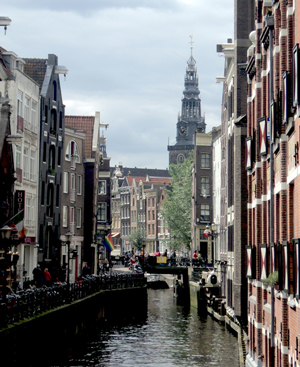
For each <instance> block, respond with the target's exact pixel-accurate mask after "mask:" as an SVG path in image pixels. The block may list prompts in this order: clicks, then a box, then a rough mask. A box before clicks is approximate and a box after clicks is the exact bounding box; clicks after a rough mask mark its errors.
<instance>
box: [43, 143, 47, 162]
mask: <svg viewBox="0 0 300 367" xmlns="http://www.w3.org/2000/svg"><path fill="white" fill-rule="evenodd" d="M43 145H44V147H43V162H44V163H46V161H47V142H45V141H44V144H43Z"/></svg>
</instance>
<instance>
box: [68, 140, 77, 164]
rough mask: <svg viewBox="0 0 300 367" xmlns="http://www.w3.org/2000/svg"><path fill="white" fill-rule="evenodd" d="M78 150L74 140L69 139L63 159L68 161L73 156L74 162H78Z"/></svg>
mask: <svg viewBox="0 0 300 367" xmlns="http://www.w3.org/2000/svg"><path fill="white" fill-rule="evenodd" d="M79 154H80V152H79V148H78V145H77V143H76V141H73V140H71V141H70V142H69V144H68V146H67V149H66V155H65V159H66V161H70V160H71V158H75V162H76V163H80V155H79Z"/></svg>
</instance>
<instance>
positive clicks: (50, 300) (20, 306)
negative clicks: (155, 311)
mask: <svg viewBox="0 0 300 367" xmlns="http://www.w3.org/2000/svg"><path fill="white" fill-rule="evenodd" d="M146 283H147V278H145V277H144V274H143V273H141V274H135V273H130V274H112V275H106V274H105V275H89V276H86V277H82V279H81V280H78V281H76V282H75V283H70V284H69V289H68V285H67V283H54V284H53V285H52V286H50V287H46V286H43V287H41V288H32V289H26V290H21V291H18V292H16V293H12V294H9V295H7V296H6V299H5V300H3V299H2V301H1V302H2V303H1V304H0V329H1V328H4V327H7V326H8V325H9V324H14V323H17V322H19V321H21V320H25V319H27V318H31V317H34V316H37V315H39V314H42V313H43V312H45V311H49V310H51V309H55V308H57V307H60V306H63V305H67V304H70V303H72V302H73V301H76V300H79V299H83V298H85V297H87V296H89V295H92V294H94V293H97V292H99V291H101V290H113V289H121V288H133V287H143V286H144V285H145V284H146ZM4 301H6V302H4Z"/></svg>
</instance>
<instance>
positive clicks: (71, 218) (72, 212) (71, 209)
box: [70, 206, 75, 226]
mask: <svg viewBox="0 0 300 367" xmlns="http://www.w3.org/2000/svg"><path fill="white" fill-rule="evenodd" d="M74 224H75V208H74V206H71V207H70V226H72V225H74Z"/></svg>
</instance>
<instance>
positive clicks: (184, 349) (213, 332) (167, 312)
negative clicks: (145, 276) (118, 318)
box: [52, 288, 239, 367]
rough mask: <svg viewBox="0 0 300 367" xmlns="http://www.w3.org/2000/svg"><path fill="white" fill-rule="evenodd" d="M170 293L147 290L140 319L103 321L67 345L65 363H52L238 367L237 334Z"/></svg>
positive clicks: (107, 366)
mask: <svg viewBox="0 0 300 367" xmlns="http://www.w3.org/2000/svg"><path fill="white" fill-rule="evenodd" d="M172 292H173V291H172V288H171V289H167V290H148V312H147V316H146V317H145V318H144V319H137V320H134V321H131V322H124V323H122V324H120V323H118V324H117V323H116V324H112V323H110V324H108V323H105V325H101V327H98V328H95V330H94V331H93V332H91V333H89V336H88V338H86V339H85V341H84V342H80V345H73V346H71V347H70V348H69V349H68V353H67V354H68V358H67V361H66V362H65V363H63V364H62V361H57V363H56V364H52V365H57V366H66V367H67V366H68V367H69V366H72V367H73V366H98V367H119V366H122V367H126V366H128V367H129V366H130V367H132V366H137V367H138V366H158V367H159V366H163V367H173V366H180V367H185V366H186V367H187V366H189V367H190V366H201V367H206V366H221V367H228V366H230V367H238V366H239V360H238V342H237V338H236V337H235V336H233V335H232V334H231V333H230V332H229V331H228V330H227V329H226V328H225V327H224V326H222V325H219V324H218V323H217V322H216V321H213V320H212V319H211V318H210V316H207V317H199V316H198V314H197V310H195V309H193V308H191V309H190V310H186V309H184V308H183V307H182V306H178V305H176V303H175V302H174V298H173V293H172ZM136 302H138V299H137V300H136ZM121 307H122V302H120V308H121Z"/></svg>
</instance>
